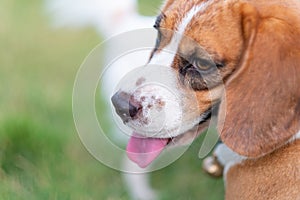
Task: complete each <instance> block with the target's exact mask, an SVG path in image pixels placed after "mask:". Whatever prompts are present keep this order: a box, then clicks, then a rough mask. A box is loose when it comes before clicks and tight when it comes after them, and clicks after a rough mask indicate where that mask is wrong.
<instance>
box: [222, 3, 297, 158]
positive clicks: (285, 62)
mask: <svg viewBox="0 0 300 200" xmlns="http://www.w3.org/2000/svg"><path fill="white" fill-rule="evenodd" d="M271 12H272V11H271ZM273 12H274V14H276V15H277V14H279V15H280V16H276V17H275V16H268V17H260V16H261V15H260V13H258V11H257V10H256V8H255V7H254V6H252V5H250V4H248V3H247V4H244V5H241V24H242V25H241V28H242V33H243V39H244V45H245V46H244V51H243V53H242V58H241V61H240V63H239V65H238V66H237V68H236V71H235V72H234V73H233V74H232V76H231V78H230V79H229V80H228V81H227V82H226V83H225V93H224V96H223V99H222V102H221V105H220V111H219V116H221V117H220V118H221V119H222V117H224V118H223V119H224V121H222V120H220V124H219V125H218V129H219V133H220V136H221V139H222V141H223V142H224V143H225V144H226V145H227V146H229V147H230V148H231V149H232V150H234V151H235V152H237V153H239V154H241V155H244V156H248V157H259V156H263V155H265V154H267V153H270V152H271V151H273V150H274V149H276V148H278V147H280V146H282V145H284V143H285V142H287V141H288V140H289V139H290V138H291V136H292V135H293V134H295V133H297V132H298V131H299V130H300V40H299V35H300V28H299V25H298V24H299V23H300V21H299V17H298V16H296V15H292V14H290V15H289V13H288V12H283V13H281V14H280V12H279V13H278V11H273ZM268 15H269V14H268ZM293 23H297V25H294V24H293Z"/></svg>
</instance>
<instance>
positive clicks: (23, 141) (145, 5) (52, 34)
mask: <svg viewBox="0 0 300 200" xmlns="http://www.w3.org/2000/svg"><path fill="white" fill-rule="evenodd" d="M160 4H161V1H160V0H139V1H138V5H139V6H138V10H139V12H140V13H141V14H143V15H156V14H157V13H158V11H159V7H160ZM44 7H45V2H43V1H42V0H27V1H21V0H1V1H0V179H1V181H0V199H30V200H34V199H39V200H40V199H72V200H74V199H109V200H113V199H129V196H128V193H127V191H126V189H125V187H124V184H123V183H122V180H121V176H120V172H118V171H115V170H112V169H110V168H108V167H106V166H104V165H102V164H101V163H100V162H98V161H97V160H95V159H94V158H93V157H92V156H91V155H90V154H89V153H88V152H87V151H86V150H85V148H84V147H83V145H82V144H81V142H80V140H79V138H78V135H77V132H76V130H75V126H74V123H73V117H72V89H73V83H74V80H75V76H76V72H77V70H78V69H79V67H80V65H81V63H82V62H83V60H84V58H85V57H86V56H87V55H88V53H89V52H90V51H91V50H92V49H93V48H94V47H95V46H96V45H97V44H99V43H100V42H101V41H102V40H103V39H104V37H103V35H102V36H101V34H100V35H99V32H97V31H96V30H95V28H94V27H92V26H90V27H84V28H80V29H73V28H67V27H65V28H59V29H57V28H53V26H52V25H51V19H50V17H49V16H48V15H47V14H46V12H45V8H44ZM153 23H154V22H153ZM99 102H101V100H100V99H99ZM98 109H100V110H98V111H97V112H98V113H101V109H105V108H103V107H102V108H101V106H98ZM107 126H109V125H107ZM202 137H203V136H202ZM201 139H202V138H199V139H197V141H195V142H194V144H193V145H192V146H191V147H190V148H189V150H188V151H187V152H186V153H185V154H184V155H183V156H182V157H181V158H180V159H179V160H177V161H176V162H174V163H173V164H172V165H170V166H168V167H166V168H164V169H162V170H160V171H157V172H154V173H152V176H151V178H152V181H151V182H152V185H153V187H154V188H155V189H156V190H158V191H159V194H160V197H161V198H162V199H204V200H215V199H223V193H224V189H223V182H222V179H213V178H211V177H209V176H207V175H206V174H204V173H203V171H202V169H201V162H202V161H201V160H200V159H198V157H197V155H198V151H199V148H200V145H199V142H201Z"/></svg>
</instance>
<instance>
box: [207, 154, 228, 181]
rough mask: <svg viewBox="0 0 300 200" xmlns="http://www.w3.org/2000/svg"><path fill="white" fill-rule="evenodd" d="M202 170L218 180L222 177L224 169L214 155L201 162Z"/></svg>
mask: <svg viewBox="0 0 300 200" xmlns="http://www.w3.org/2000/svg"><path fill="white" fill-rule="evenodd" d="M202 168H203V170H204V172H206V173H207V174H208V175H210V176H212V177H214V178H219V177H221V176H222V175H223V169H224V167H223V166H222V164H221V163H220V162H219V161H218V159H217V157H216V156H214V155H213V156H209V157H207V158H205V159H204V160H203V163H202Z"/></svg>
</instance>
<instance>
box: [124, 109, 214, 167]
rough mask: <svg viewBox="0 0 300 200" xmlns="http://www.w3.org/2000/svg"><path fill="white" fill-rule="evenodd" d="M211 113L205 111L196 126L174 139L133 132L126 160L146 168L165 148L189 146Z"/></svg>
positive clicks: (202, 128)
mask: <svg viewBox="0 0 300 200" xmlns="http://www.w3.org/2000/svg"><path fill="white" fill-rule="evenodd" d="M211 113H212V112H211V109H209V110H207V111H206V112H204V113H203V115H205V117H204V118H203V119H202V120H201V121H200V122H199V124H198V125H196V126H195V127H194V128H192V129H191V130H189V131H187V132H185V133H182V134H180V135H178V136H175V137H170V138H154V137H145V136H142V135H141V134H139V133H137V132H135V131H134V132H133V134H132V136H131V137H130V139H129V141H128V144H127V147H126V153H127V156H128V158H129V159H130V160H131V161H133V162H135V163H136V164H137V165H138V166H140V167H141V168H146V167H148V166H149V165H150V164H151V163H152V162H153V161H154V160H155V159H156V158H157V157H158V156H159V155H160V154H161V153H162V152H163V150H164V149H166V148H167V147H169V146H176V145H180V144H181V145H182V144H184V143H186V144H187V143H188V144H190V143H191V142H192V141H193V140H194V139H195V138H196V137H197V136H198V135H200V134H201V133H202V132H203V130H204V128H206V127H207V125H206V124H207V123H208V121H209V120H210V118H211ZM186 141H188V142H186Z"/></svg>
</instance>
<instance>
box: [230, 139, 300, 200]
mask: <svg viewBox="0 0 300 200" xmlns="http://www.w3.org/2000/svg"><path fill="white" fill-rule="evenodd" d="M299 155H300V141H299V140H298V141H297V142H294V143H292V144H289V145H288V146H286V147H284V148H281V149H279V150H276V151H275V152H273V153H271V154H269V155H267V156H265V157H263V158H259V159H256V160H247V161H244V162H243V163H241V164H238V165H236V166H233V167H232V168H231V169H230V170H229V171H228V173H227V177H226V180H227V184H226V199H228V200H239V199H241V200H268V199H269V200H299V199H300V192H299V191H300V159H299Z"/></svg>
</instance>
